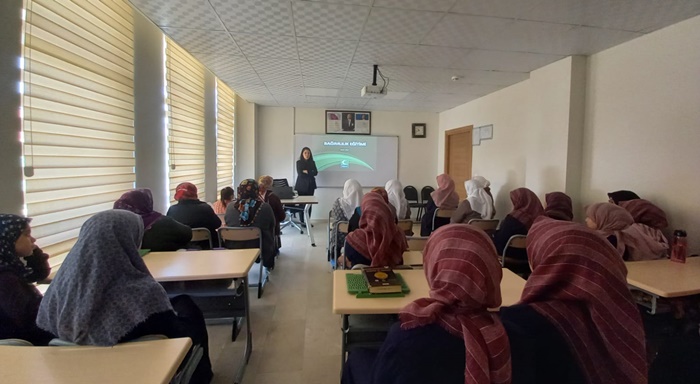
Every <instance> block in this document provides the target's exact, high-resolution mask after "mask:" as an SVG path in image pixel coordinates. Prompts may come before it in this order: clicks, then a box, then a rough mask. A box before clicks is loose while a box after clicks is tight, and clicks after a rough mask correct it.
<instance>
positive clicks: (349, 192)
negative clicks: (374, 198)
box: [338, 179, 363, 219]
mask: <svg viewBox="0 0 700 384" xmlns="http://www.w3.org/2000/svg"><path fill="white" fill-rule="evenodd" d="M362 195H363V193H362V186H361V185H360V183H359V182H358V181H357V180H355V179H347V180H345V185H344V186H343V197H341V198H339V199H338V200H340V207H341V208H343V212H345V217H347V218H348V219H350V217H352V214H353V212H354V211H355V208H357V207H359V206H360V202H362Z"/></svg>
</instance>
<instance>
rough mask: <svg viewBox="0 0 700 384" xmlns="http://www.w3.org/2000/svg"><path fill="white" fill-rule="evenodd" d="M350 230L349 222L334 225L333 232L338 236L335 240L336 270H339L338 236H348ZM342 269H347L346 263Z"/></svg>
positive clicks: (334, 258)
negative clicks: (342, 234)
mask: <svg viewBox="0 0 700 384" xmlns="http://www.w3.org/2000/svg"><path fill="white" fill-rule="evenodd" d="M349 229H350V222H348V221H336V222H335V224H334V225H333V231H334V233H335V234H336V237H335V239H332V240H333V260H334V261H335V263H334V264H335V269H338V247H337V244H338V234H339V233H344V234H346V235H347V234H348V230H349ZM341 269H345V263H343V267H342V268H341Z"/></svg>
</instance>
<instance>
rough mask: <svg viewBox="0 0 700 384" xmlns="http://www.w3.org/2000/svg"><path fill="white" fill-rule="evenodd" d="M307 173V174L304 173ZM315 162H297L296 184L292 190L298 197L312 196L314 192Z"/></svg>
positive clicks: (316, 172)
mask: <svg viewBox="0 0 700 384" xmlns="http://www.w3.org/2000/svg"><path fill="white" fill-rule="evenodd" d="M304 171H307V172H308V173H304ZM316 175H318V170H317V169H316V162H314V161H313V160H297V182H296V183H295V184H294V189H296V191H297V192H299V195H300V196H312V195H313V194H314V191H315V190H316Z"/></svg>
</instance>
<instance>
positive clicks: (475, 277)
mask: <svg viewBox="0 0 700 384" xmlns="http://www.w3.org/2000/svg"><path fill="white" fill-rule="evenodd" d="M423 259H424V264H423V267H424V270H425V276H426V278H427V280H428V285H429V287H430V297H427V298H421V299H418V300H416V301H414V302H412V303H410V304H408V305H407V306H406V307H404V308H403V310H402V311H401V312H400V313H399V318H400V319H401V328H402V329H412V328H416V327H420V326H424V325H428V324H437V325H439V326H440V327H442V328H443V329H445V330H446V331H447V332H449V333H450V334H452V335H454V336H456V337H459V338H462V339H463V340H464V347H465V350H466V364H465V371H464V382H465V383H475V384H487V383H510V380H511V366H510V362H511V360H510V343H509V341H508V336H507V334H506V331H505V329H504V328H503V325H502V324H501V321H500V319H499V318H498V315H496V314H494V313H490V312H489V311H488V308H495V307H498V306H500V305H501V278H502V276H503V272H502V269H501V265H500V263H499V262H498V257H497V256H496V249H495V248H494V246H493V242H492V241H491V239H490V238H489V237H488V235H486V233H485V232H484V231H482V230H480V229H478V228H476V227H473V226H469V225H464V224H449V225H444V226H442V227H440V228H438V229H437V230H436V231H435V232H433V234H432V235H431V236H430V238H429V239H428V242H427V243H426V245H425V250H424V252H423Z"/></svg>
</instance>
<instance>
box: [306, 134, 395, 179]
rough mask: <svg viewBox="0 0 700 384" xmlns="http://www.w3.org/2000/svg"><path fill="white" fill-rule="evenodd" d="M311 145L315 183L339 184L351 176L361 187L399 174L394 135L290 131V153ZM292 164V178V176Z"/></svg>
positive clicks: (393, 177)
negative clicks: (319, 133)
mask: <svg viewBox="0 0 700 384" xmlns="http://www.w3.org/2000/svg"><path fill="white" fill-rule="evenodd" d="M304 147H309V148H311V153H313V156H314V161H315V162H316V168H317V169H318V176H316V185H317V186H318V187H341V188H342V187H343V184H345V180H347V179H355V180H357V181H359V182H360V184H361V185H362V186H363V187H376V186H382V187H383V186H384V184H386V182H387V181H389V180H391V179H396V178H397V176H398V174H399V171H398V169H399V138H398V136H359V135H307V134H298V135H294V154H295V156H297V160H298V159H299V157H298V156H299V155H300V154H301V149H302V148H304ZM296 176H297V175H296V166H295V167H294V179H295V180H296Z"/></svg>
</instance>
